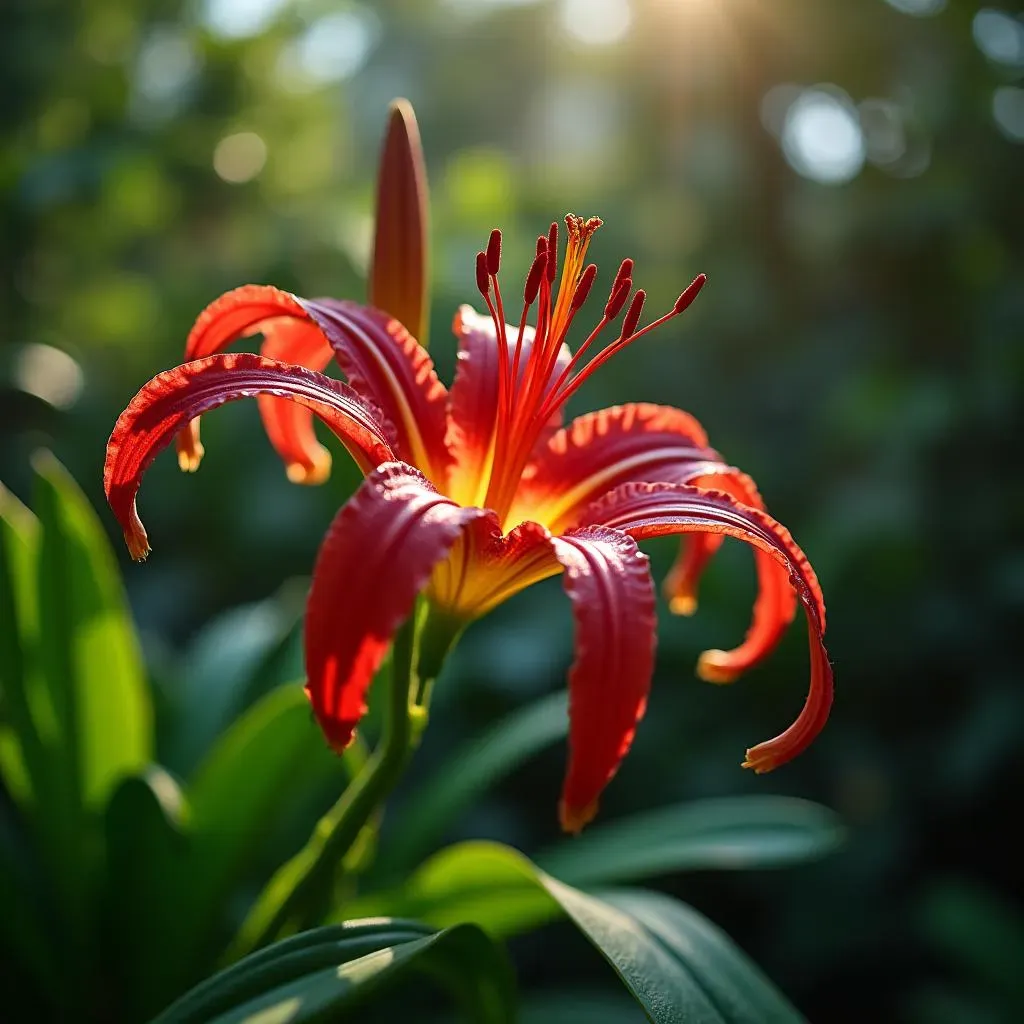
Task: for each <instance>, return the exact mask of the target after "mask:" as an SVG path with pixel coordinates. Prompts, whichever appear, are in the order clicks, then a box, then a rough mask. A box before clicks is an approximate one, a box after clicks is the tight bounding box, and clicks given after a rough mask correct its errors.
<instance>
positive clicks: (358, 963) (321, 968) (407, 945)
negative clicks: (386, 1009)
mask: <svg viewBox="0 0 1024 1024" xmlns="http://www.w3.org/2000/svg"><path fill="white" fill-rule="evenodd" d="M409 975H422V976H425V977H428V978H430V979H431V980H433V981H435V982H438V983H440V985H441V986H442V987H443V988H445V989H446V990H448V991H449V992H450V993H451V995H452V996H453V997H454V998H455V999H456V1001H457V1002H458V1003H459V1005H460V1006H461V1007H462V1008H463V1009H464V1010H465V1011H467V1013H468V1014H469V1015H470V1016H471V1018H472V1019H474V1020H478V1021H481V1022H484V1024H506V1022H511V1021H512V1020H514V1018H515V1012H514V1010H515V988H514V982H513V978H512V973H511V970H510V967H509V964H508V961H507V959H506V957H505V954H504V952H503V950H502V949H501V947H500V946H498V945H496V944H495V943H494V942H493V941H491V940H490V939H489V938H488V937H487V936H486V935H485V934H484V933H483V932H482V931H481V930H480V929H479V928H477V927H475V926H474V925H459V926H457V927H455V928H451V929H448V930H446V931H443V932H439V933H437V934H435V935H429V934H427V935H424V934H422V931H421V928H420V926H418V925H416V924H415V923H414V922H401V921H392V920H386V919H379V920H376V921H365V922H360V921H352V922H347V923H346V924H345V925H343V926H337V927H334V928H321V929H317V930H316V931H314V932H307V933H303V934H302V935H299V936H295V937H294V938H292V939H288V940H285V941H284V942H280V943H277V944H275V945H274V946H270V947H268V948H267V949H265V950H261V951H260V952H258V953H256V954H253V955H252V956H250V957H247V958H246V959H244V960H242V961H239V963H237V964H235V965H234V966H233V967H231V968H228V969H227V970H226V971H224V972H222V973H221V974H219V975H216V976H214V977H213V978H211V979H210V980H209V981H207V982H204V983H203V985H201V986H199V987H197V988H196V989H195V990H193V991H192V992H190V993H188V994H186V995H185V996H183V997H182V998H181V999H180V1000H178V1002H177V1003H175V1004H174V1005H173V1006H171V1007H169V1008H168V1009H167V1010H166V1011H165V1012H164V1013H163V1014H161V1015H160V1017H159V1018H157V1021H155V1022H154V1024H199V1022H200V1021H202V1022H207V1021H216V1022H218V1024H243V1022H251V1024H254V1022H256V1021H271V1020H272V1021H275V1022H280V1024H284V1022H299V1021H312V1020H347V1019H350V1017H351V1015H352V1014H353V1013H355V1012H356V1011H357V1010H358V1008H359V1007H360V1006H362V1005H363V1004H364V1003H365V1001H366V1000H367V999H368V998H369V997H371V996H373V995H374V994H376V993H377V992H379V991H380V990H382V989H383V988H384V987H386V986H387V987H390V986H391V985H393V984H395V983H397V982H399V981H401V980H404V979H405V978H406V977H407V976H409Z"/></svg>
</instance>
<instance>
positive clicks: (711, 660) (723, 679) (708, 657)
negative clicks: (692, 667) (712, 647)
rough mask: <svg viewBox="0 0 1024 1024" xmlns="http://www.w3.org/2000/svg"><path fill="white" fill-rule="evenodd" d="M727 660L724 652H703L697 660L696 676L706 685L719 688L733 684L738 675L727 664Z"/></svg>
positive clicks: (727, 656)
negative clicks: (714, 685) (718, 686)
mask: <svg viewBox="0 0 1024 1024" xmlns="http://www.w3.org/2000/svg"><path fill="white" fill-rule="evenodd" d="M728 658H729V655H728V654H726V652H725V651H705V652H704V653H703V654H702V655H701V656H700V658H698V659H697V675H698V676H699V677H700V678H701V679H703V680H704V682H706V683H715V684H716V685H720V686H721V685H724V684H726V683H732V682H735V680H737V679H738V678H739V677H740V673H739V672H737V671H736V670H735V669H734V668H733V667H732V666H731V665H729V664H728Z"/></svg>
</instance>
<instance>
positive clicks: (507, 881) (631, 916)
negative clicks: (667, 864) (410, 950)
mask: <svg viewBox="0 0 1024 1024" xmlns="http://www.w3.org/2000/svg"><path fill="white" fill-rule="evenodd" d="M377 905H378V907H383V909H384V910H385V912H390V913H402V914H407V913H408V914H414V915H415V916H417V917H421V918H422V919H423V920H425V921H427V922H428V923H430V924H433V925H435V926H443V925H444V924H446V923H448V922H450V921H452V920H453V919H458V920H464V921H466V920H468V921H473V922H474V923H476V924H478V925H480V927H482V928H484V929H485V930H486V931H488V932H489V933H491V934H494V935H508V934H511V933H513V932H516V931H521V930H523V929H524V928H526V927H532V926H536V925H537V924H540V923H542V922H543V921H545V920H547V919H549V918H551V917H553V916H555V915H557V914H558V912H559V911H561V912H563V913H565V914H566V915H568V916H569V917H570V918H571V919H572V920H573V921H574V922H575V924H576V925H577V927H578V928H579V929H580V930H581V931H582V932H583V933H584V934H585V935H586V936H587V938H588V939H589V940H590V941H591V942H592V943H593V944H594V945H595V946H596V947H597V948H598V950H599V951H600V952H601V954H602V955H603V956H604V957H605V959H606V960H608V962H609V963H610V964H611V965H612V966H613V967H614V969H615V971H616V972H617V973H618V975H619V977H620V978H621V979H622V981H623V982H624V984H625V985H626V987H627V988H628V989H629V991H630V992H631V993H632V994H633V996H634V998H635V999H636V1000H637V1001H638V1002H639V1003H640V1005H641V1006H642V1007H643V1009H644V1011H645V1012H646V1014H647V1016H648V1017H649V1019H650V1020H652V1021H655V1022H657V1024H681V1022H685V1024H793V1022H798V1021H800V1020H801V1019H802V1018H801V1017H800V1015H799V1014H798V1013H797V1012H796V1010H794V1009H793V1008H792V1007H791V1006H790V1005H789V1004H788V1003H787V1002H786V1001H785V999H784V998H783V997H782V996H781V995H780V994H779V993H778V991H777V990H776V989H775V988H774V987H773V986H772V984H771V983H770V982H769V981H768V980H767V979H766V978H765V977H764V975H763V974H761V972H760V971H759V970H758V968H757V967H755V966H754V965H753V964H752V963H751V962H750V961H749V960H748V959H747V958H746V956H745V955H744V954H743V953H742V952H741V951H740V950H739V949H738V948H737V947H736V946H735V945H733V943H732V942H731V941H730V940H729V938H728V937H727V936H726V935H725V934H724V933H722V932H721V931H719V929H718V928H716V927H715V926H714V925H712V924H711V923H710V922H709V921H707V920H705V919H704V918H703V917H702V916H701V915H700V914H698V913H697V912H696V911H695V910H693V909H692V908H691V907H688V906H686V905H685V904H683V903H680V902H679V901H677V900H675V899H672V898H670V897H668V896H664V895H662V894H660V893H653V892H645V891H643V890H621V891H617V892H610V893H608V894H606V895H605V896H602V895H601V894H597V895H591V894H588V893H584V892H582V891H580V890H579V889H575V888H573V887H572V886H569V885H566V884H565V883H563V882H560V881H558V880H557V879H555V878H552V877H551V876H550V875H548V874H546V873H545V872H543V871H541V870H540V869H539V868H537V867H536V866H535V865H533V864H531V863H530V861H528V860H527V859H526V858H525V857H523V856H522V855H521V854H519V853H517V852H516V851H514V850H511V849H509V848H508V847H505V846H501V845H499V844H496V843H462V844H459V845H458V846H455V847H451V848H449V849H447V850H443V851H442V852H441V853H440V854H438V855H437V856H435V857H433V858H431V860H430V861H428V862H427V863H426V864H425V865H424V866H423V868H422V869H421V870H420V871H418V872H416V874H415V875H414V876H413V877H412V878H411V879H410V880H409V882H408V884H407V885H406V886H405V887H403V889H402V890H399V891H397V892H393V893H390V894H387V895H383V896H380V897H378V903H377ZM373 906H374V902H373V900H372V899H371V898H367V899H365V900H363V901H361V902H360V904H359V907H360V912H369V908H371V907H373Z"/></svg>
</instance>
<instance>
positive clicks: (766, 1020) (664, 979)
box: [538, 874, 803, 1024]
mask: <svg viewBox="0 0 1024 1024" xmlns="http://www.w3.org/2000/svg"><path fill="white" fill-rule="evenodd" d="M538 879H539V881H540V883H541V884H542V885H543V886H544V887H545V889H547V891H548V892H549V893H550V894H551V895H552V896H553V897H554V898H555V899H557V900H558V902H559V904H560V905H561V907H562V909H563V910H564V911H565V912H566V913H567V914H568V915H569V916H570V917H571V918H572V919H573V921H574V922H575V923H576V925H577V927H578V928H579V929H580V931H582V932H583V934H584V935H586V937H587V938H588V939H589V940H590V941H591V942H592V943H593V944H594V946H595V948H596V949H597V950H598V951H599V952H600V953H601V955H602V956H603V957H604V958H605V959H606V960H607V961H608V963H610V964H611V965H612V967H613V968H614V969H615V972H616V974H618V976H619V977H620V978H621V979H622V982H623V984H625V986H626V987H627V988H628V989H629V991H630V992H632V993H633V996H634V998H635V999H636V1001H637V1002H638V1003H640V1005H641V1006H642V1007H643V1008H644V1010H645V1011H646V1013H647V1016H648V1017H649V1018H650V1019H651V1020H652V1021H655V1022H656V1024H799V1022H800V1021H802V1020H803V1017H802V1016H801V1015H800V1014H799V1013H798V1012H797V1011H796V1010H795V1009H794V1008H793V1007H792V1006H791V1005H790V1004H789V1003H787V1002H786V1000H785V998H784V997H783V996H782V994H781V993H780V992H779V991H778V990H777V989H776V988H775V987H774V985H772V983H771V982H770V981H769V980H768V979H767V978H766V977H765V976H764V974H762V973H761V971H760V969H759V968H758V967H756V966H755V965H754V963H753V962H752V961H751V960H750V959H748V957H747V956H746V955H745V954H744V953H743V952H742V951H741V950H740V949H738V948H737V947H736V946H735V945H734V944H733V942H732V940H731V939H729V937H728V936H727V935H726V934H725V933H724V932H723V931H721V930H720V929H719V928H717V927H716V926H715V925H713V924H712V923H711V922H710V921H708V920H707V918H705V917H703V916H702V915H701V914H698V913H697V911H696V910H694V909H693V908H692V907H688V906H686V904H684V903H681V902H679V900H676V899H673V898H672V897H670V896H665V895H663V894H662V893H657V892H645V891H643V890H639V889H638V890H629V889H623V890H621V891H618V892H609V893H605V894H603V898H598V896H591V895H588V894H587V893H583V892H580V890H578V889H573V888H571V887H570V886H568V885H563V884H562V883H561V882H559V881H557V880H556V879H554V878H551V877H550V876H547V875H543V874H538Z"/></svg>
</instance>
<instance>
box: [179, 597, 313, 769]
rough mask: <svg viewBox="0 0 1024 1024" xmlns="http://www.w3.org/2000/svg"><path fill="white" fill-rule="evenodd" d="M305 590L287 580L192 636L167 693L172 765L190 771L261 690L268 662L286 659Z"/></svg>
mask: <svg viewBox="0 0 1024 1024" xmlns="http://www.w3.org/2000/svg"><path fill="white" fill-rule="evenodd" d="M304 591H305V588H304V587H302V588H296V587H293V586H288V587H285V588H282V590H281V591H280V592H279V593H276V594H274V595H272V596H271V597H268V598H266V599H265V600H263V601H258V602H256V603H254V604H248V605H244V606H242V607H240V608H232V609H230V610H229V611H226V612H224V613H223V614H222V615H219V616H217V618H215V619H214V620H213V621H212V622H210V623H209V624H208V625H206V626H205V627H204V628H203V629H202V630H201V631H200V632H199V634H198V635H197V636H196V638H195V639H194V640H193V641H192V643H191V644H190V645H189V647H188V649H187V650H186V652H185V655H184V657H183V659H182V661H181V664H180V666H179V669H178V671H177V672H176V673H175V674H174V675H175V678H173V679H172V681H171V686H170V688H169V690H168V693H167V698H168V704H169V705H170V708H171V709H172V714H171V716H170V718H171V729H170V731H169V737H168V743H167V750H166V754H165V759H166V764H167V765H168V767H170V768H171V769H172V770H174V771H176V772H178V773H179V774H181V775H182V776H187V775H190V774H191V773H192V772H193V771H194V769H195V768H196V766H197V765H198V764H199V762H200V761H201V760H202V758H203V757H204V756H205V755H206V754H207V753H209V750H210V748H211V747H212V746H213V744H214V743H215V742H216V740H217V737H218V735H219V734H220V733H221V732H223V731H224V730H225V729H227V728H228V727H229V726H230V724H231V722H232V721H233V720H234V719H235V718H236V717H238V716H239V715H240V714H241V713H242V712H243V711H245V710H246V709H247V708H248V707H249V705H250V704H251V703H252V702H253V701H254V700H256V699H258V698H259V697H260V696H262V691H261V690H260V683H261V682H264V680H265V677H266V676H267V674H268V669H269V668H270V666H271V665H274V664H276V663H277V662H279V661H281V660H283V658H284V653H285V649H286V648H287V646H288V644H289V641H290V639H291V635H292V631H293V629H294V628H295V626H296V624H297V623H298V622H299V621H300V620H301V618H302V612H303V607H304V604H305V600H304V596H305V595H304ZM299 671H301V667H300V668H299ZM293 674H294V673H290V674H288V675H287V676H284V677H278V678H277V679H276V680H275V681H276V682H281V681H283V679H290V678H292V675H293Z"/></svg>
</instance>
